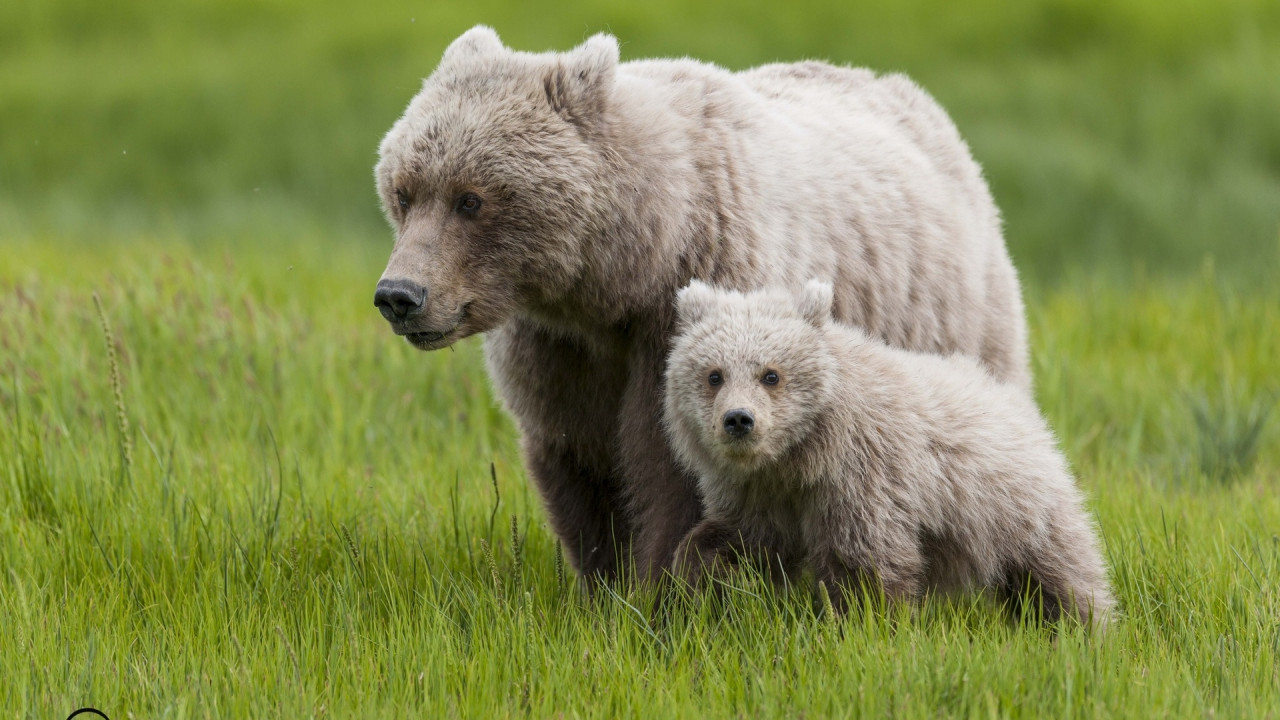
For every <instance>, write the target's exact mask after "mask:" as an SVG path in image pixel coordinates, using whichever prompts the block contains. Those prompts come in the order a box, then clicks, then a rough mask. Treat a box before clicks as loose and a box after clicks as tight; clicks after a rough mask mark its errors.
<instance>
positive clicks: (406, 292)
mask: <svg viewBox="0 0 1280 720" xmlns="http://www.w3.org/2000/svg"><path fill="white" fill-rule="evenodd" d="M426 301H427V289H426V288H425V287H423V286H421V285H419V284H418V283H415V282H414V281H412V280H406V279H404V278H395V279H393V280H387V279H385V278H384V279H382V280H379V281H378V289H377V291H375V292H374V293H373V304H374V305H375V306H376V307H377V308H378V312H380V313H382V317H384V318H386V319H387V320H389V321H391V322H395V321H396V320H404V319H406V318H410V317H413V316H414V315H419V314H421V313H422V306H423V304H425V303H426Z"/></svg>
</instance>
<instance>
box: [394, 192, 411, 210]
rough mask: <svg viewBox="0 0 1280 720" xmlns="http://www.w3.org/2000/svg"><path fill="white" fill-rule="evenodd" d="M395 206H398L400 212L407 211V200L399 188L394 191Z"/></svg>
mask: <svg viewBox="0 0 1280 720" xmlns="http://www.w3.org/2000/svg"><path fill="white" fill-rule="evenodd" d="M396 204H397V205H399V206H400V209H401V210H408V209H409V198H407V197H405V195H404V192H403V191H401V190H400V189H399V188H397V189H396Z"/></svg>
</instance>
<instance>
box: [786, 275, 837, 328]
mask: <svg viewBox="0 0 1280 720" xmlns="http://www.w3.org/2000/svg"><path fill="white" fill-rule="evenodd" d="M834 302H835V291H834V290H833V289H832V287H831V283H829V282H824V281H822V280H810V281H809V282H807V283H805V286H804V289H803V290H801V291H800V294H799V295H798V296H796V304H797V305H798V306H799V308H800V314H801V315H803V316H804V319H805V320H807V321H809V323H810V324H811V325H814V326H815V327H822V326H823V325H826V324H827V323H828V322H830V321H831V313H832V305H833V304H834Z"/></svg>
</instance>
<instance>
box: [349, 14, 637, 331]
mask: <svg viewBox="0 0 1280 720" xmlns="http://www.w3.org/2000/svg"><path fill="white" fill-rule="evenodd" d="M617 66H618V41H617V40H616V39H614V38H613V37H612V36H609V35H596V36H594V37H591V38H589V39H588V40H587V41H586V42H584V43H583V44H582V45H580V46H579V47H577V48H575V49H574V50H572V51H570V52H565V53H555V52H549V53H526V52H517V51H515V50H510V49H508V48H506V47H505V46H504V45H503V44H502V41H501V40H499V39H498V35H497V33H495V32H494V31H493V30H491V29H489V28H487V27H484V26H477V27H475V28H472V29H471V30H469V31H467V32H466V33H464V34H463V35H462V36H461V37H459V38H458V39H457V40H455V41H454V42H453V43H452V44H451V45H450V46H449V48H448V49H447V50H446V51H445V53H444V57H443V59H441V61H440V64H439V66H437V67H436V70H435V72H433V73H432V74H431V76H430V77H428V78H427V79H426V80H425V81H424V82H423V84H422V90H421V91H420V92H419V93H418V94H417V96H416V97H414V98H413V101H412V102H410V103H409V107H408V108H407V109H406V110H405V112H404V115H403V116H402V117H401V118H400V119H399V120H397V121H396V123H395V125H394V126H392V128H391V130H390V131H389V132H388V133H387V135H386V137H385V138H383V140H382V145H381V146H380V147H379V150H378V154H379V160H378V165H377V167H376V168H375V170H374V175H375V177H376V180H377V185H378V195H379V196H380V198H381V200H382V206H383V209H384V211H385V212H386V215H387V219H388V220H389V221H390V222H391V226H392V228H393V229H394V230H395V235H396V241H395V246H394V248H393V249H392V251H391V258H390V260H389V261H388V262H387V268H386V271H385V272H384V273H383V274H382V278H381V279H380V280H379V282H378V287H377V291H376V292H375V294H374V304H375V305H376V306H377V308H378V310H379V312H381V313H382V316H383V317H384V318H386V319H387V321H388V322H389V323H390V324H391V328H392V330H393V331H394V332H395V333H396V334H397V335H402V336H404V337H405V338H406V339H407V340H409V342H410V343H412V344H413V345H414V346H416V347H418V348H420V349H423V350H434V349H437V348H442V347H446V346H448V345H451V344H453V343H454V342H456V341H457V340H460V339H461V338H464V337H466V336H468V335H472V334H475V333H480V332H485V331H486V330H491V329H493V328H494V327H497V326H498V325H500V324H501V323H503V322H504V321H506V320H507V319H508V318H509V317H510V316H511V315H512V314H513V313H515V312H516V311H518V310H519V309H521V308H526V307H538V306H539V305H540V304H541V305H552V304H554V303H555V302H556V301H557V299H559V298H560V297H563V295H564V294H565V293H567V292H568V291H569V290H570V289H572V288H573V287H574V286H575V283H576V281H577V280H578V279H579V278H580V276H581V275H582V273H583V271H584V268H585V260H584V256H585V253H584V248H585V245H586V243H587V242H589V241H590V239H591V238H593V237H595V236H598V235H599V234H601V232H602V230H601V228H602V227H603V226H604V224H605V222H606V221H607V218H608V217H609V213H610V212H611V210H612V208H611V207H610V206H609V204H608V202H606V200H605V198H604V197H603V193H606V192H607V190H606V188H608V187H610V185H609V180H610V179H612V178H613V177H614V175H616V173H614V172H612V171H611V170H610V167H609V164H608V160H607V157H608V155H609V153H608V152H607V151H606V150H605V148H604V147H603V146H602V144H603V142H602V140H601V138H602V133H603V132H604V130H603V128H604V125H605V120H604V118H605V115H606V111H607V109H608V108H609V107H610V98H611V97H612V95H613V90H614V85H615V82H614V81H615V76H616V70H617Z"/></svg>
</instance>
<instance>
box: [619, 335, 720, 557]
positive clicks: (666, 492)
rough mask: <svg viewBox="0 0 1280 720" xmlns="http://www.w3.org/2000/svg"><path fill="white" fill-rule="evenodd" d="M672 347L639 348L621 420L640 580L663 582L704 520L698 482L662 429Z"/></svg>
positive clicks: (634, 352)
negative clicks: (684, 542)
mask: <svg viewBox="0 0 1280 720" xmlns="http://www.w3.org/2000/svg"><path fill="white" fill-rule="evenodd" d="M665 364H666V348H665V346H663V345H662V344H660V343H656V342H655V343H653V344H652V345H651V346H647V347H640V348H634V349H633V350H632V353H631V357H630V358H629V363H628V368H629V370H628V374H627V387H626V390H625V391H624V392H623V396H622V407H621V410H620V412H619V416H618V424H617V425H618V435H617V438H618V448H619V456H620V460H621V470H622V481H623V487H622V492H623V499H624V502H625V503H626V508H627V515H628V517H629V518H630V520H631V528H632V547H633V551H634V553H635V563H636V568H635V570H636V576H637V577H638V578H640V579H644V580H657V579H659V578H660V577H661V576H662V573H663V572H664V571H666V570H668V569H669V568H670V566H671V560H672V558H673V557H674V554H675V550H676V546H677V545H678V544H679V543H680V541H681V540H682V539H683V538H684V537H685V535H687V534H688V533H689V531H690V530H691V529H693V526H694V525H695V524H697V522H698V521H699V520H700V519H701V517H702V503H701V501H700V500H699V499H698V493H697V490H696V487H697V481H696V479H695V478H694V477H693V476H692V475H690V474H689V473H687V472H685V471H684V470H683V469H682V468H681V467H680V466H679V464H678V463H677V462H676V459H675V455H674V454H673V453H672V452H671V448H670V446H669V445H668V443H667V437H666V434H665V433H664V431H663V426H662V387H663V386H662V374H663V371H664V368H665Z"/></svg>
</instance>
